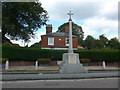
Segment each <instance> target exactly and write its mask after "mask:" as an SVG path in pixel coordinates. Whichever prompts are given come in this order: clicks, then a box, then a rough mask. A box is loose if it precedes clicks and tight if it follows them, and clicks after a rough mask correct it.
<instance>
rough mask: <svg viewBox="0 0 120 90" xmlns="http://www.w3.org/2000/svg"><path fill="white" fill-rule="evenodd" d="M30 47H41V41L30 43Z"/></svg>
mask: <svg viewBox="0 0 120 90" xmlns="http://www.w3.org/2000/svg"><path fill="white" fill-rule="evenodd" d="M30 47H34V48H41V41H40V42H39V43H34V44H33V45H31V46H30Z"/></svg>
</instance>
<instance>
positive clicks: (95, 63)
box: [82, 62, 119, 66]
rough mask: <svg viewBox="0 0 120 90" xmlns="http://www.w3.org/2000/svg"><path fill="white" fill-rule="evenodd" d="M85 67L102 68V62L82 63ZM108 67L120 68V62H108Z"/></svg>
mask: <svg viewBox="0 0 120 90" xmlns="http://www.w3.org/2000/svg"><path fill="white" fill-rule="evenodd" d="M82 64H83V65H87V66H102V65H103V63H102V62H90V63H82ZM105 65H106V66H119V62H106V63H105Z"/></svg>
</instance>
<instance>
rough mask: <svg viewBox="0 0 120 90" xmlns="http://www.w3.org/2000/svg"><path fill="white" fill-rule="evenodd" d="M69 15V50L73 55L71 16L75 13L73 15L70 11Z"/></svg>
mask: <svg viewBox="0 0 120 90" xmlns="http://www.w3.org/2000/svg"><path fill="white" fill-rule="evenodd" d="M67 14H68V15H69V49H68V53H73V46H72V19H71V16H72V15H73V13H71V11H70V12H69V13H67Z"/></svg>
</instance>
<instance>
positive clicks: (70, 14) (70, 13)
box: [67, 11, 73, 21]
mask: <svg viewBox="0 0 120 90" xmlns="http://www.w3.org/2000/svg"><path fill="white" fill-rule="evenodd" d="M67 14H68V15H69V21H72V19H71V16H72V15H73V13H72V12H71V11H69V13H67Z"/></svg>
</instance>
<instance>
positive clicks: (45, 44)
mask: <svg viewBox="0 0 120 90" xmlns="http://www.w3.org/2000/svg"><path fill="white" fill-rule="evenodd" d="M41 39H42V48H50V47H66V38H65V37H54V45H48V37H44V36H42V37H41ZM60 39H61V40H60ZM77 45H78V39H77V38H73V48H77Z"/></svg>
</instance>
